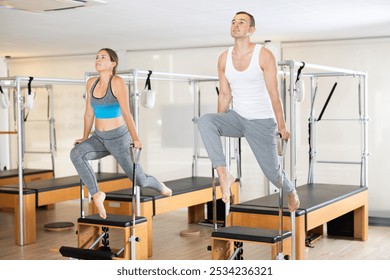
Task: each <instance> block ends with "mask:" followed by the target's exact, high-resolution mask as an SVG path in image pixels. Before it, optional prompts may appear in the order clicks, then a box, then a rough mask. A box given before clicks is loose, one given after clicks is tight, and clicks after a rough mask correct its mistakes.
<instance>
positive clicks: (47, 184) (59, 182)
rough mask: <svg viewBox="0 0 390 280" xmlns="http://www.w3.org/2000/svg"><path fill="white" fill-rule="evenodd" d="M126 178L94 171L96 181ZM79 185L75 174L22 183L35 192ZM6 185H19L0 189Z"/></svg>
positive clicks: (116, 174) (118, 174) (121, 174)
mask: <svg viewBox="0 0 390 280" xmlns="http://www.w3.org/2000/svg"><path fill="white" fill-rule="evenodd" d="M123 178H128V177H127V176H126V174H123V173H105V172H101V173H96V179H97V181H98V182H105V181H111V180H118V179H123ZM77 185H80V177H79V176H78V175H76V176H67V177H62V178H50V179H46V180H37V181H32V182H27V183H26V184H24V189H30V190H35V191H36V192H46V191H51V190H58V189H65V188H69V187H74V186H77ZM4 187H7V188H8V189H12V188H15V189H18V188H19V185H18V184H14V185H5V186H1V187H0V189H3V188H4Z"/></svg>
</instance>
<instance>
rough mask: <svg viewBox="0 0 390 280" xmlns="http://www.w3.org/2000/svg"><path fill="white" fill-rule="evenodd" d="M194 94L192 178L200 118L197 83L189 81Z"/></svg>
mask: <svg viewBox="0 0 390 280" xmlns="http://www.w3.org/2000/svg"><path fill="white" fill-rule="evenodd" d="M191 84H192V90H193V94H194V119H193V122H194V154H193V157H192V177H196V176H198V156H199V133H198V128H197V127H198V120H199V118H200V90H199V81H196V82H195V81H191Z"/></svg>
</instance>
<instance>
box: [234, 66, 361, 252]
mask: <svg viewBox="0 0 390 280" xmlns="http://www.w3.org/2000/svg"><path fill="white" fill-rule="evenodd" d="M278 66H279V67H281V69H282V70H280V71H279V73H278V74H279V75H280V76H281V85H282V91H281V98H282V103H283V104H284V110H285V112H286V109H287V108H286V104H287V95H289V97H290V99H289V106H290V121H289V124H290V131H291V132H292V133H291V137H290V141H289V143H290V166H289V167H290V172H289V173H290V178H291V181H292V183H293V184H294V186H295V187H296V182H297V175H296V161H297V147H296V133H295V132H296V131H297V129H296V127H297V112H296V107H297V102H298V101H297V85H296V79H297V76H298V74H299V73H298V72H297V71H296V68H298V67H303V66H304V70H305V72H303V73H302V74H301V75H302V76H306V77H310V78H311V82H312V86H311V95H312V96H311V97H312V102H313V94H314V88H315V87H314V83H315V79H317V78H321V77H340V76H351V77H360V78H362V79H363V81H360V82H361V83H363V86H362V87H361V86H359V98H360V99H359V101H360V103H361V105H360V106H361V108H360V110H361V114H360V116H359V121H360V123H361V138H362V143H361V144H362V148H361V151H362V155H361V159H362V160H361V162H360V163H359V164H361V180H360V187H367V183H368V165H367V157H368V155H369V153H368V121H369V118H368V116H367V113H368V100H367V89H368V86H367V77H368V74H367V73H366V72H362V71H355V70H350V69H343V68H338V67H330V66H324V65H316V64H308V63H303V62H301V61H294V60H286V61H281V62H278ZM307 69H311V70H315V71H320V72H306V71H307ZM287 77H288V78H289V80H288V79H287ZM360 90H362V92H360ZM310 117H311V119H310V125H311V126H312V129H311V132H312V133H313V131H315V125H316V121H317V120H316V119H315V118H314V116H313V115H312V116H310ZM311 141H313V142H311V145H312V147H314V148H313V150H312V151H311V152H312V153H311V155H310V156H311V158H310V160H311V162H310V164H311V165H310V170H309V171H310V175H309V180H308V181H309V183H310V182H313V181H314V171H313V170H314V162H315V148H316V146H315V145H316V143H315V141H314V137H311ZM331 163H340V164H357V163H356V162H336V161H332V162H331ZM291 219H294V220H295V213H291ZM230 222H231V221H230ZM292 226H293V227H295V223H292ZM292 232H295V229H292ZM363 235H364V234H363ZM363 239H364V236H363ZM292 253H293V256H292V258H293V259H296V256H295V254H296V236H295V235H294V234H293V235H292ZM299 253H300V254H301V253H302V252H299ZM299 257H301V256H299Z"/></svg>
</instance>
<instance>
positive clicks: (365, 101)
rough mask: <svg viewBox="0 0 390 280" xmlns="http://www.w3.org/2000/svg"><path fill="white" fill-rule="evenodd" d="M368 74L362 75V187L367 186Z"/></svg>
mask: <svg viewBox="0 0 390 280" xmlns="http://www.w3.org/2000/svg"><path fill="white" fill-rule="evenodd" d="M367 80H368V74H367V73H366V74H365V75H364V90H363V91H364V92H363V104H364V105H363V106H364V107H363V139H364V140H363V174H364V176H363V186H364V187H367V186H368V160H367V159H368V156H369V152H368V122H369V118H368V115H367V114H368V98H367V93H368V81H367Z"/></svg>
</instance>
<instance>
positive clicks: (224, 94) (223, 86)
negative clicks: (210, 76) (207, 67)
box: [218, 51, 232, 113]
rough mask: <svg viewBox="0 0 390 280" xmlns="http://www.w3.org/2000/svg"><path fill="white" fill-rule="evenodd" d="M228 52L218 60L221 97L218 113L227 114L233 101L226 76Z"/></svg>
mask: <svg viewBox="0 0 390 280" xmlns="http://www.w3.org/2000/svg"><path fill="white" fill-rule="evenodd" d="M226 58H227V51H225V52H223V53H222V54H221V55H220V56H219V58H218V78H219V95H218V113H223V112H226V111H227V110H228V109H229V105H230V102H231V101H232V93H231V90H230V85H229V82H228V80H227V79H226V76H225V67H226Z"/></svg>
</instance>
